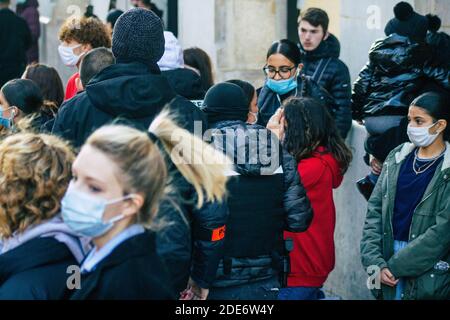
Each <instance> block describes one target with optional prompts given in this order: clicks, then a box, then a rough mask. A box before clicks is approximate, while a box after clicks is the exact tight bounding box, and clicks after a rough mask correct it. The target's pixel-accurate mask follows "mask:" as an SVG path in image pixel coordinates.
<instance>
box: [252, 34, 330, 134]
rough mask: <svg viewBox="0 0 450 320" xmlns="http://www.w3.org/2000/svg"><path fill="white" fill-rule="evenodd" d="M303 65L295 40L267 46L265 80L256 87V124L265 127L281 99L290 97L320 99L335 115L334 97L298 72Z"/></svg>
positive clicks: (284, 40) (280, 103)
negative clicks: (260, 86)
mask: <svg viewBox="0 0 450 320" xmlns="http://www.w3.org/2000/svg"><path fill="white" fill-rule="evenodd" d="M302 67H303V65H302V64H301V54H300V50H299V48H298V47H297V45H296V44H295V43H294V42H292V41H290V40H287V39H283V40H280V41H277V42H274V43H273V44H272V45H271V46H270V48H269V51H268V52H267V61H266V65H265V66H264V68H263V70H264V73H265V75H266V82H265V84H264V86H263V87H262V88H261V89H260V90H258V91H259V95H258V107H259V121H258V123H259V124H261V125H263V126H266V125H267V122H268V121H269V119H270V118H271V117H272V115H273V114H274V113H275V111H276V110H277V109H278V108H279V107H281V105H282V103H283V101H284V100H286V99H287V98H289V97H293V96H294V97H303V96H307V97H311V98H315V99H317V100H319V101H322V102H323V103H324V104H325V105H326V106H327V107H328V108H331V110H330V111H331V113H332V114H334V111H335V109H336V104H335V102H334V99H333V98H332V97H331V96H330V94H329V93H328V92H327V91H326V90H325V89H323V88H322V87H321V86H319V85H318V84H317V83H316V82H315V81H314V80H312V79H311V78H310V77H308V76H305V75H303V74H301V70H302Z"/></svg>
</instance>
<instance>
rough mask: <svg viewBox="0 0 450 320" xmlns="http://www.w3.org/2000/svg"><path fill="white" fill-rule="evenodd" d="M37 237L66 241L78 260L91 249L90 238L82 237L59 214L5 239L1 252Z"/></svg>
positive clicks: (0, 245) (1, 245)
mask: <svg viewBox="0 0 450 320" xmlns="http://www.w3.org/2000/svg"><path fill="white" fill-rule="evenodd" d="M36 238H54V239H56V240H58V241H59V242H61V243H64V244H65V245H66V246H67V248H69V250H70V251H71V252H72V254H73V256H74V257H75V259H77V261H78V262H81V261H82V260H83V259H84V256H85V254H86V253H87V252H88V251H89V249H90V244H89V242H90V239H88V238H80V237H79V236H78V235H77V234H76V233H74V232H73V231H72V230H71V229H70V228H69V227H68V226H67V225H66V224H65V223H64V221H63V220H62V218H61V216H60V215H58V216H56V217H54V218H52V219H50V220H48V221H45V222H43V223H40V224H38V225H36V226H31V227H29V228H28V229H27V230H25V232H22V233H16V234H14V235H13V236H12V237H10V238H8V239H6V240H4V241H3V242H2V243H1V244H0V252H1V254H5V253H6V252H9V251H11V250H13V249H16V248H17V247H19V246H21V245H23V244H25V243H27V242H28V241H30V240H33V239H36Z"/></svg>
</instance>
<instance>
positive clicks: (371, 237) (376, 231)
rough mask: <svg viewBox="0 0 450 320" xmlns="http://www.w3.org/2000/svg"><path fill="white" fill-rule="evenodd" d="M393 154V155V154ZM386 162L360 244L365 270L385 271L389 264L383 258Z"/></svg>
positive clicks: (368, 208)
mask: <svg viewBox="0 0 450 320" xmlns="http://www.w3.org/2000/svg"><path fill="white" fill-rule="evenodd" d="M391 154H392V153H391ZM387 171H388V167H387V163H386V162H385V164H384V166H383V170H382V171H381V175H380V177H379V178H378V182H377V184H376V186H375V189H374V190H373V192H372V196H371V197H370V199H369V202H368V204H367V215H366V221H365V223H364V228H363V232H362V239H361V244H360V252H361V262H362V265H363V266H364V268H367V267H369V266H378V267H379V268H380V269H383V268H385V267H386V266H387V263H386V261H385V259H384V257H383V224H382V199H383V195H382V184H383V180H384V178H385V176H386V175H387V174H388V172H387Z"/></svg>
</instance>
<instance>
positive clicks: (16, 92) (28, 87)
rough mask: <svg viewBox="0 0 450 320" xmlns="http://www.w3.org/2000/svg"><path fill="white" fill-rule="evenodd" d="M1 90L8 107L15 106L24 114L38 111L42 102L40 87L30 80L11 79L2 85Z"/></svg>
mask: <svg viewBox="0 0 450 320" xmlns="http://www.w3.org/2000/svg"><path fill="white" fill-rule="evenodd" d="M1 91H2V93H3V96H4V97H5V99H6V101H8V103H9V106H10V107H17V108H19V110H21V111H22V112H23V113H25V114H31V113H34V112H37V111H39V110H40V109H41V107H42V105H43V103H44V98H43V97H42V93H41V89H40V88H39V87H38V85H37V84H36V83H35V82H34V81H32V80H28V79H14V80H11V81H9V82H7V83H6V84H5V85H4V86H3V87H2V89H1Z"/></svg>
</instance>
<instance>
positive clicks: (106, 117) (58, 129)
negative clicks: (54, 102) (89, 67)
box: [52, 62, 195, 147]
mask: <svg viewBox="0 0 450 320" xmlns="http://www.w3.org/2000/svg"><path fill="white" fill-rule="evenodd" d="M170 102H172V104H171V108H172V109H177V110H180V111H181V113H182V114H183V113H186V111H185V110H183V109H184V108H192V107H195V106H194V105H193V104H192V103H190V102H189V101H188V100H186V99H184V98H182V97H179V96H177V95H176V93H175V92H174V90H173V89H172V87H171V86H170V84H169V82H168V81H167V79H166V78H165V77H164V76H162V75H160V74H152V73H150V72H149V70H148V67H147V66H146V65H144V64H142V63H138V62H134V63H126V64H123V63H118V64H115V65H112V66H109V67H107V68H105V69H104V70H102V71H101V72H100V73H99V74H97V75H96V76H95V77H94V78H93V79H92V80H91V81H90V82H89V84H88V85H87V86H86V90H85V91H84V92H81V93H79V94H77V95H76V96H75V97H73V98H72V99H70V100H68V101H66V102H65V103H64V104H63V105H62V107H61V108H60V110H59V112H58V114H57V116H56V119H55V123H54V125H53V129H52V133H54V134H57V135H59V136H61V137H63V138H65V139H66V140H68V141H70V142H72V144H73V145H74V146H75V147H81V146H82V145H83V143H84V142H85V141H86V139H87V138H88V137H89V135H90V134H91V133H92V132H93V131H95V130H96V129H98V128H99V127H101V126H102V125H105V124H110V123H112V121H114V120H115V119H120V118H123V119H127V120H129V121H130V122H131V123H133V124H135V125H136V126H137V127H142V128H148V127H149V125H150V123H151V122H152V120H153V119H154V118H155V117H156V115H157V114H158V113H159V112H160V111H161V110H162V109H163V107H164V106H165V105H166V104H169V103H170Z"/></svg>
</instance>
